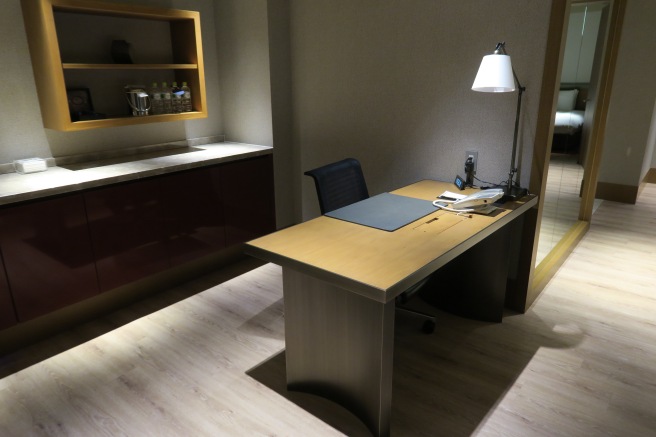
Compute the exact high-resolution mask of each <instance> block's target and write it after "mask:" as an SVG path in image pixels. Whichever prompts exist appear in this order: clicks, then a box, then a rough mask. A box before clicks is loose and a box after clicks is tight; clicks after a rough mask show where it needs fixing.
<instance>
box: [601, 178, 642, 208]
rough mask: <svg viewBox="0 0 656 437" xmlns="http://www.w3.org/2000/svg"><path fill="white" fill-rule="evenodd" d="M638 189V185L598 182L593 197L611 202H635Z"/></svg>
mask: <svg viewBox="0 0 656 437" xmlns="http://www.w3.org/2000/svg"><path fill="white" fill-rule="evenodd" d="M639 191H640V187H639V186H634V185H622V184H613V183H610V182H598V183H597V192H596V194H595V197H596V198H597V199H603V200H610V201H613V202H621V203H630V204H635V203H636V200H637V199H638V194H639Z"/></svg>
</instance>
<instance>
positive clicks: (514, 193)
mask: <svg viewBox="0 0 656 437" xmlns="http://www.w3.org/2000/svg"><path fill="white" fill-rule="evenodd" d="M503 193H504V194H503V198H502V199H501V200H503V201H513V202H514V201H515V200H519V199H521V198H522V197H524V196H526V195H527V194H528V190H527V189H526V188H522V187H518V186H516V185H513V186H511V187H508V186H505V187H503Z"/></svg>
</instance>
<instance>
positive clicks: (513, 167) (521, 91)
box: [494, 41, 526, 192]
mask: <svg viewBox="0 0 656 437" xmlns="http://www.w3.org/2000/svg"><path fill="white" fill-rule="evenodd" d="M494 53H496V54H499V53H501V54H504V55H508V53H507V52H506V43H505V41H504V42H500V43H497V46H496V48H495V49H494ZM512 74H513V78H514V79H515V83H516V84H517V91H518V93H517V112H516V113H515V132H514V135H513V148H512V158H511V160H510V172H509V173H508V192H511V190H512V187H513V185H515V182H514V178H515V173H516V172H517V166H516V165H515V161H516V160H517V135H518V133H519V115H520V113H521V111H522V94H524V91H526V87H523V86H522V84H521V83H520V82H519V78H518V77H517V73H515V69H514V68H512ZM517 185H519V184H518V183H517Z"/></svg>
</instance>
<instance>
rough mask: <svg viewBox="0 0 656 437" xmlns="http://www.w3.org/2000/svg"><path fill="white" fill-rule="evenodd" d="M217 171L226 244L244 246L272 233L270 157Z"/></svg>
mask: <svg viewBox="0 0 656 437" xmlns="http://www.w3.org/2000/svg"><path fill="white" fill-rule="evenodd" d="M219 168H220V170H221V186H222V187H223V199H224V214H225V223H226V244H227V245H228V246H231V245H233V244H238V243H243V242H245V241H249V240H252V239H253V238H257V237H259V236H262V235H265V234H268V233H270V232H273V231H275V229H276V216H275V202H274V193H273V156H272V155H266V156H261V157H257V158H251V159H245V160H241V161H235V162H231V163H228V164H224V165H222V166H220V167H219Z"/></svg>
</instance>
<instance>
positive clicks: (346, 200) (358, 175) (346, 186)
mask: <svg viewBox="0 0 656 437" xmlns="http://www.w3.org/2000/svg"><path fill="white" fill-rule="evenodd" d="M305 175H307V176H311V177H312V178H313V179H314V185H315V187H316V189H317V196H318V198H319V208H321V214H325V213H327V212H330V211H334V210H336V209H338V208H341V207H343V206H347V205H350V204H352V203H355V202H358V201H360V200H363V199H366V198H368V197H369V192H368V191H367V183H366V182H365V180H364V175H363V174H362V167H360V162H358V160H357V159H353V158H347V159H344V160H342V161H338V162H335V163H332V164H328V165H324V166H323V167H319V168H315V169H314V170H309V171H306V172H305Z"/></svg>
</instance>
